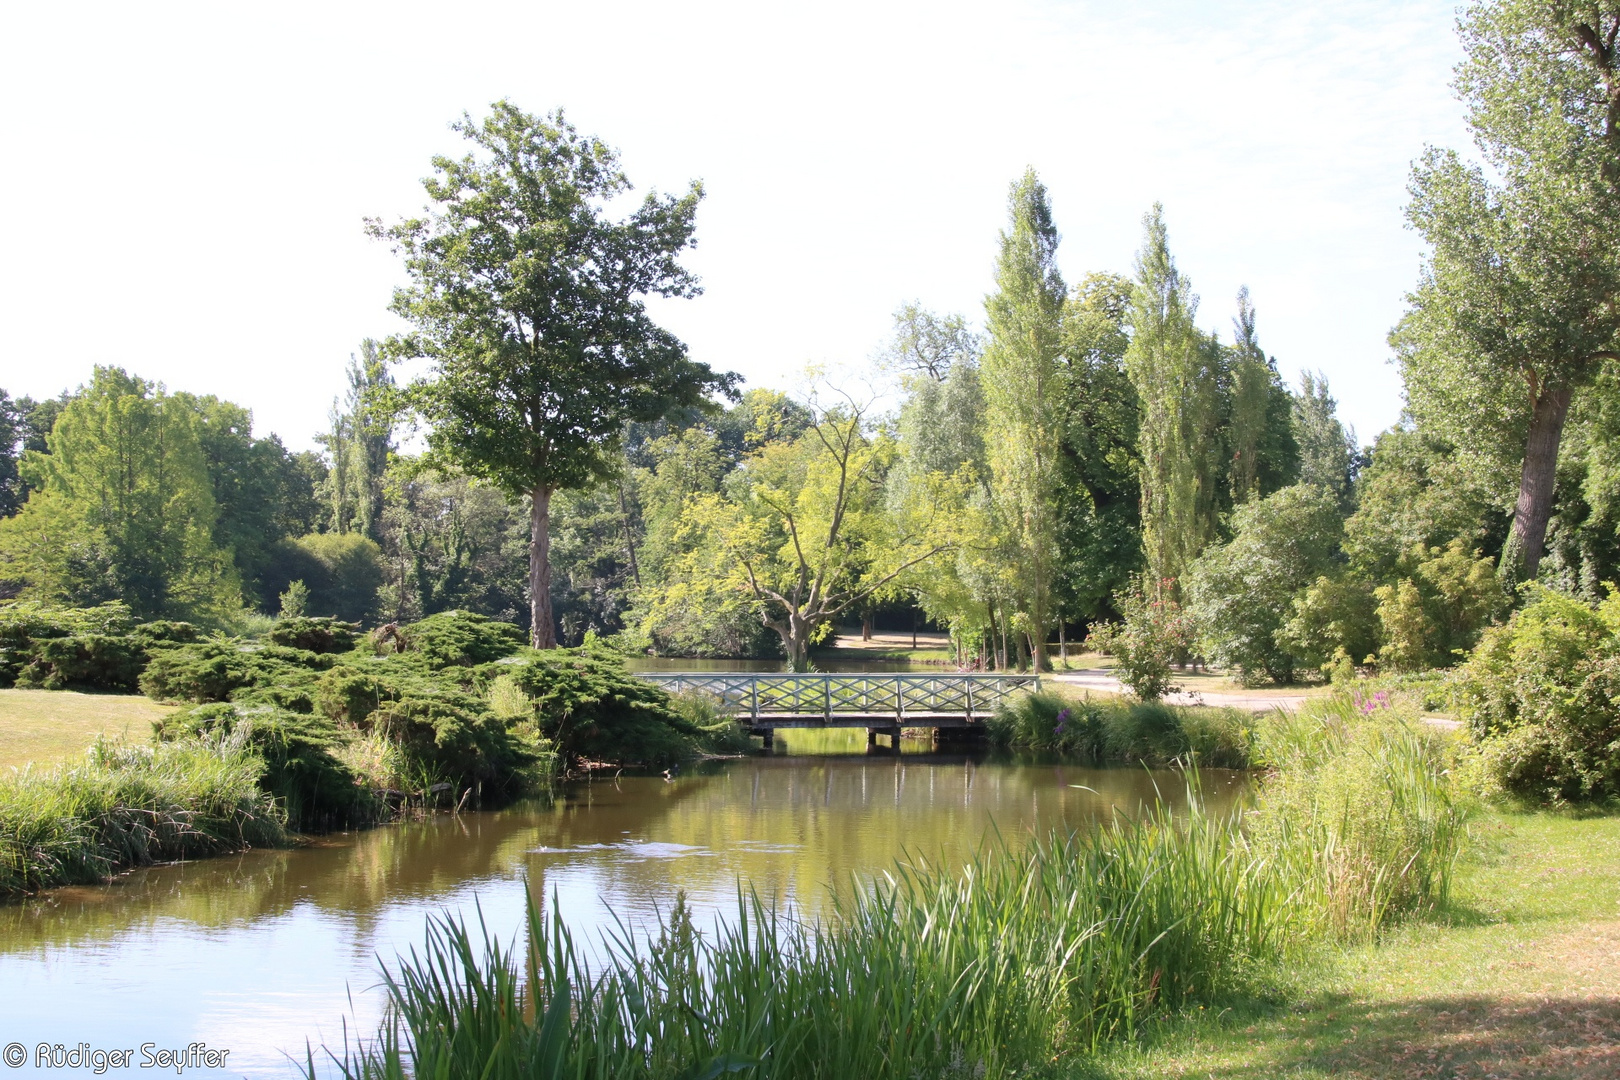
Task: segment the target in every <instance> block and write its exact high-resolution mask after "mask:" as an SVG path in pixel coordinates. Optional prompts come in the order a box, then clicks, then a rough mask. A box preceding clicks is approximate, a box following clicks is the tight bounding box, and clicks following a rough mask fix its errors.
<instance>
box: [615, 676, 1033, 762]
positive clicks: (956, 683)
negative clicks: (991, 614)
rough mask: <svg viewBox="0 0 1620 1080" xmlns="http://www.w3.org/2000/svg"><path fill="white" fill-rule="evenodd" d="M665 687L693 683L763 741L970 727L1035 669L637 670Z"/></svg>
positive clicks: (676, 689) (1026, 688)
mask: <svg viewBox="0 0 1620 1080" xmlns="http://www.w3.org/2000/svg"><path fill="white" fill-rule="evenodd" d="M637 674H638V675H639V676H640V677H641V678H643V679H647V680H648V681H650V682H655V683H657V684H658V685H659V686H662V687H663V688H664V689H665V690H668V691H669V692H670V693H672V694H676V693H681V692H683V691H688V690H696V691H699V692H701V693H705V694H708V695H710V696H711V697H713V698H714V699H715V700H716V701H717V702H718V703H719V705H720V708H721V709H723V710H725V711H727V712H730V713H732V714H733V715H735V716H737V717H738V718H739V719H741V720H743V721H745V722H746V723H747V724H748V726H749V728H750V730H751V731H752V732H753V733H754V734H756V735H763V736H764V737H765V740H766V745H767V746H769V745H770V743H771V732H772V731H773V730H774V729H776V728H829V727H842V728H865V729H866V730H867V733H868V741H869V742H870V741H875V739H876V736H877V735H878V734H879V733H880V732H881V733H886V734H888V735H890V736H892V737H898V735H899V733H900V729H901V728H974V727H978V726H979V725H981V724H982V723H983V722H984V721H985V720H986V719H987V718H988V717H989V716H990V714H991V713H992V712H994V711H995V709H996V706H997V705H999V704H1001V703H1002V702H1004V701H1007V700H1009V699H1011V698H1013V697H1016V696H1019V695H1022V694H1027V693H1031V692H1033V691H1036V690H1039V689H1040V686H1041V680H1040V676H1038V675H958V674H949V675H943V674H942V675H928V674H917V673H913V672H907V673H905V674H895V675H890V674H872V673H858V674H813V675H793V674H787V673H781V674H777V673H761V674H755V673H752V672H745V673H732V672H709V671H642V672H637Z"/></svg>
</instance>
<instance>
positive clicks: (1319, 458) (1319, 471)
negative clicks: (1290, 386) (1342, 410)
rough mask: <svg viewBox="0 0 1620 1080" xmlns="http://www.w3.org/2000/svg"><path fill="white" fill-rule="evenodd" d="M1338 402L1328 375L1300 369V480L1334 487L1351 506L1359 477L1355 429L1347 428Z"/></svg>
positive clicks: (1296, 406)
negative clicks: (1331, 389) (1341, 418)
mask: <svg viewBox="0 0 1620 1080" xmlns="http://www.w3.org/2000/svg"><path fill="white" fill-rule="evenodd" d="M1337 411H1338V402H1336V401H1334V400H1333V396H1332V395H1331V394H1329V393H1328V384H1327V377H1326V376H1324V375H1323V374H1321V373H1320V372H1318V373H1316V374H1314V375H1313V374H1311V373H1310V372H1309V371H1306V372H1301V373H1300V376H1299V393H1297V394H1295V395H1293V413H1294V425H1293V426H1294V438H1295V440H1296V441H1297V443H1298V446H1299V482H1300V483H1302V484H1314V485H1316V486H1317V487H1320V488H1326V489H1327V490H1328V491H1331V492H1332V493H1333V495H1334V497H1335V498H1336V499H1338V500H1339V505H1340V506H1342V507H1344V508H1346V509H1348V508H1349V506H1350V496H1351V491H1352V487H1353V485H1354V483H1355V480H1356V464H1357V460H1356V459H1357V456H1358V449H1357V447H1356V442H1355V432H1354V431H1346V430H1345V427H1344V425H1343V424H1342V423H1340V422H1339V418H1338V415H1337Z"/></svg>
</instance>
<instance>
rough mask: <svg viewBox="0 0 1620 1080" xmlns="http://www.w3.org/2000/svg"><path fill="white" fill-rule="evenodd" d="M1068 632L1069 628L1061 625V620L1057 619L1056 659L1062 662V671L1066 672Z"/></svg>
mask: <svg viewBox="0 0 1620 1080" xmlns="http://www.w3.org/2000/svg"><path fill="white" fill-rule="evenodd" d="M1068 631H1069V628H1068V627H1067V626H1064V625H1063V620H1062V619H1059V620H1058V659H1059V660H1061V661H1063V667H1064V670H1068V667H1069V633H1068Z"/></svg>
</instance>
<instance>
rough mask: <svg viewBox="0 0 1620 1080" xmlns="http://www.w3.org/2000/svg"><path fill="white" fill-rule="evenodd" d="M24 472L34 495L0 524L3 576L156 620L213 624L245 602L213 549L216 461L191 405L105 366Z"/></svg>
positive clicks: (41, 591) (228, 564) (34, 592)
mask: <svg viewBox="0 0 1620 1080" xmlns="http://www.w3.org/2000/svg"><path fill="white" fill-rule="evenodd" d="M46 442H47V446H48V448H49V453H40V452H38V451H30V452H29V453H28V454H27V455H25V458H24V461H23V465H22V468H23V471H24V473H25V474H26V475H27V476H28V478H29V483H30V484H31V486H32V487H33V488H34V489H35V490H34V491H33V492H31V493H30V495H29V497H28V502H27V504H26V505H24V507H23V509H22V511H21V512H20V513H19V514H17V515H16V516H15V517H13V518H8V519H5V520H3V521H0V567H3V568H4V569H3V570H0V573H3V574H4V576H6V577H8V578H12V579H16V580H19V581H21V582H22V584H23V591H24V595H25V596H27V597H28V598H31V599H40V600H47V601H52V602H56V603H63V604H69V605H79V604H94V603H97V602H99V601H103V600H109V599H114V598H116V599H120V600H123V601H124V602H125V603H127V604H129V605H130V607H131V609H132V610H133V611H134V612H135V614H136V615H138V616H142V617H146V618H158V617H176V616H178V617H183V618H204V619H214V618H221V617H224V616H226V615H228V614H229V613H230V612H232V611H234V610H236V609H237V608H239V607H240V606H241V587H240V581H239V579H238V578H237V575H236V572H235V568H234V566H233V565H232V561H231V553H230V552H229V551H228V550H224V549H221V548H220V547H218V545H217V544H216V542H215V539H214V535H213V523H214V520H215V515H216V505H215V502H214V495H213V488H212V483H211V480H210V478H209V475H208V463H207V460H206V458H205V457H204V456H203V452H202V448H201V445H200V443H199V441H198V436H197V420H196V417H195V414H194V413H193V411H192V410H191V409H190V408H189V407H188V406H187V402H186V401H184V400H182V399H179V398H174V397H170V396H169V395H167V394H165V393H163V392H162V391H161V390H159V389H157V388H155V387H154V386H152V385H151V384H150V383H147V382H145V381H143V380H141V379H138V378H134V377H132V376H130V375H128V374H126V373H125V372H124V371H122V370H120V369H118V368H111V367H100V368H97V369H96V371H95V376H94V378H93V379H92V381H91V383H90V385H89V386H87V387H84V388H82V389H81V390H80V392H79V393H78V394H77V395H76V396H75V397H74V398H73V399H72V400H71V401H69V402H68V404H67V405H66V406H65V407H64V408H63V409H62V411H61V414H60V415H59V416H58V417H57V419H56V423H55V425H54V426H53V428H52V429H51V432H50V435H49V437H48V438H47V440H46Z"/></svg>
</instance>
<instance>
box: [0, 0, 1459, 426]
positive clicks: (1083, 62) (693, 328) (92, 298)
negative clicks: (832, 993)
mask: <svg viewBox="0 0 1620 1080" xmlns="http://www.w3.org/2000/svg"><path fill="white" fill-rule="evenodd" d="M1453 17H1454V16H1453V9H1452V5H1451V4H1449V3H1445V2H1443V0H1441V2H1437V0H1335V2H1331V3H1315V2H1305V0H1281V2H1277V0H1251V2H1247V3H1236V2H1219V0H1203V2H1197V0H1137V2H1134V3H1120V2H1118V0H1113V2H1106V0H1103V2H1091V0H1080V2H1071V3H1056V2H1046V3H1041V2H1035V0H1003V2H1000V3H993V4H992V3H979V4H965V3H955V2H952V0H931V2H925V3H879V2H875V0H865V2H860V3H847V2H844V0H821V2H818V3H815V4H800V5H786V4H776V5H772V4H761V3H757V2H756V3H748V4H741V3H739V4H718V3H715V4H705V3H686V4H677V3H669V2H667V0H665V2H661V3H623V2H614V0H598V2H595V3H579V2H576V3H568V4H562V3H555V2H551V0H530V2H527V3H495V2H483V0H477V2H474V0H463V2H460V3H456V4H444V3H435V4H424V3H419V2H416V0H396V2H393V3H388V4H381V3H333V2H330V0H328V2H325V3H304V2H293V0H283V2H280V3H276V4H256V5H248V4H220V3H207V4H177V3H161V2H160V3H154V4H129V3H119V4H99V3H81V4H45V3H34V4H13V5H11V6H10V7H9V8H8V9H7V14H6V16H5V18H4V24H3V29H0V110H3V115H4V125H3V129H0V148H3V149H0V153H3V154H4V159H3V166H4V167H3V168H0V203H3V205H5V206H9V207H10V208H11V209H10V220H9V221H8V223H7V225H6V230H5V234H4V236H5V243H4V259H3V263H0V319H3V325H4V327H5V336H4V339H3V344H0V387H4V388H5V389H6V390H8V391H10V392H11V393H13V394H24V393H26V394H31V395H33V396H35V397H39V396H42V395H50V394H55V393H57V392H60V391H61V390H62V389H63V388H65V387H68V386H73V385H77V384H78V383H80V382H82V381H84V380H85V379H86V378H88V376H89V373H90V369H91V367H92V365H94V364H97V363H104V364H106V363H110V364H119V365H122V366H124V367H127V368H129V369H130V370H132V371H134V372H136V373H138V374H141V375H143V376H146V377H148V378H152V379H157V380H161V381H163V382H165V383H167V384H168V385H169V386H170V387H171V388H172V389H183V390H192V391H196V392H201V393H216V394H219V395H221V396H222V397H226V398H230V399H232V400H235V401H238V402H241V403H243V404H245V405H248V406H251V407H252V408H253V410H254V413H255V417H256V421H257V424H256V428H257V430H258V431H259V432H261V433H263V432H265V431H276V432H278V433H280V434H281V436H282V437H283V438H284V439H285V440H286V441H287V443H288V444H289V445H290V446H292V447H294V448H302V447H307V446H309V445H311V437H312V436H313V435H314V433H315V432H316V431H318V430H320V429H321V428H322V427H323V426H324V424H325V416H326V411H327V408H328V406H329V404H330V402H331V399H332V397H333V395H334V394H336V393H338V392H339V390H340V388H341V386H342V380H343V374H342V372H343V365H344V363H345V361H346V359H347V357H348V356H349V354H350V353H351V352H352V351H354V350H355V348H356V347H357V344H358V342H359V340H360V339H361V338H362V337H366V336H382V335H384V334H387V333H389V332H391V331H392V330H394V329H396V328H397V325H398V324H397V322H396V320H395V319H394V317H393V316H391V315H390V314H388V312H387V311H386V310H385V309H386V306H387V304H388V300H389V295H390V290H391V289H392V287H393V286H394V284H396V283H397V282H398V281H399V280H400V271H399V267H398V265H397V263H396V262H395V260H394V258H393V257H392V256H391V255H389V253H388V252H387V250H386V248H384V247H383V246H382V245H381V244H378V243H376V242H373V241H371V240H368V239H366V238H365V237H364V235H363V234H362V231H361V218H362V217H364V216H368V215H371V216H382V217H385V218H392V217H395V216H398V215H400V214H403V213H408V212H412V211H414V210H416V209H418V208H419V207H420V206H421V204H422V202H423V197H422V194H421V188H420V184H419V181H420V178H421V177H423V176H424V175H426V174H427V173H428V171H429V168H428V159H429V157H430V156H431V155H432V154H434V153H453V154H460V153H461V152H462V143H461V140H460V139H459V137H457V136H455V135H453V134H452V133H451V132H450V131H449V130H448V129H447V124H448V123H449V121H450V120H452V119H453V118H455V117H456V116H458V115H459V114H460V113H461V112H462V111H464V110H470V111H472V112H473V113H474V114H475V115H478V114H480V113H481V112H482V111H483V110H484V109H485V108H486V107H487V105H488V103H489V102H491V101H493V100H495V99H497V98H500V97H503V96H505V97H510V98H511V99H513V100H514V101H515V102H516V103H518V104H519V105H520V106H522V107H523V108H525V109H528V110H530V111H535V112H539V111H544V110H549V109H551V108H553V107H555V106H559V105H560V106H563V107H565V108H566V109H567V110H568V113H569V116H570V119H572V120H573V122H574V123H575V124H576V125H577V126H579V128H580V129H581V130H582V131H585V132H587V133H592V134H596V135H599V136H601V137H602V138H603V139H605V140H606V141H607V142H609V143H610V144H612V145H615V146H617V147H618V148H619V149H620V151H621V152H622V155H623V161H624V166H625V169H626V171H627V172H628V173H629V175H630V178H631V180H632V181H633V182H634V183H636V184H637V186H638V187H639V188H640V189H642V190H645V189H646V188H648V187H658V188H662V189H666V190H667V189H681V188H684V186H685V184H686V182H687V181H688V180H690V179H692V178H701V179H702V180H703V181H704V183H705V185H706V186H707V190H708V198H707V199H706V200H705V202H704V205H703V209H702V210H701V211H700V216H699V226H698V238H699V244H700V246H699V248H698V250H697V251H695V252H693V253H692V254H691V256H690V265H691V266H692V267H693V268H694V269H695V270H696V271H697V272H698V273H699V274H701V276H702V277H703V280H704V285H705V289H706V292H705V295H704V296H703V297H702V298H700V299H698V300H695V301H686V302H681V303H678V304H670V305H666V306H664V307H661V308H660V309H659V314H660V318H662V319H663V320H664V322H665V323H666V325H668V326H669V327H670V328H671V329H673V330H674V331H675V332H676V333H678V334H679V335H681V336H682V337H683V338H684V339H685V340H686V341H687V343H688V344H689V345H690V347H691V349H692V353H693V355H694V356H696V357H698V358H700V359H703V360H706V361H708V362H709V363H711V364H713V365H715V366H716V367H719V368H722V369H730V370H735V371H738V372H741V373H742V374H743V375H744V376H745V377H746V378H747V379H748V381H749V382H750V383H751V384H755V385H761V384H762V385H774V386H781V387H787V386H790V385H792V384H793V383H795V382H796V381H797V376H798V374H799V373H800V372H801V371H802V370H803V368H804V366H805V364H806V363H807V362H812V361H813V362H819V363H829V364H840V363H848V362H858V361H860V360H862V359H863V358H865V357H866V356H868V355H869V354H870V353H872V352H873V351H874V350H875V349H876V348H877V347H878V346H879V345H880V344H881V343H882V341H883V340H884V339H885V338H886V337H887V336H888V334H889V331H890V327H891V325H892V324H891V314H892V312H893V311H894V310H895V308H897V307H898V306H899V305H900V304H902V303H904V302H906V301H908V300H920V301H921V302H922V303H924V304H925V305H927V306H930V307H933V308H935V309H938V310H943V311H960V312H962V313H964V314H966V315H968V316H969V317H970V318H971V319H974V320H980V319H982V316H983V308H982V301H983V297H984V294H985V292H986V291H987V290H988V288H989V287H990V281H991V267H992V260H993V258H994V253H995V245H996V234H997V231H998V229H1000V228H1001V226H1002V224H1003V221H1004V219H1005V214H1006V194H1007V187H1008V184H1009V183H1010V182H1011V181H1012V180H1013V179H1015V178H1016V177H1017V176H1018V175H1019V174H1020V173H1021V172H1022V171H1023V169H1024V167H1025V166H1026V165H1033V166H1035V168H1036V169H1037V170H1039V172H1040V174H1041V176H1042V178H1043V179H1044V180H1045V181H1046V183H1047V185H1048V186H1049V188H1050V189H1051V194H1052V200H1053V205H1054V208H1055V212H1056V215H1057V220H1058V224H1059V227H1060V229H1061V230H1062V233H1063V243H1062V246H1061V248H1060V251H1059V258H1060V262H1061V265H1062V267H1063V269H1064V272H1065V274H1066V275H1067V276H1068V277H1069V279H1070V281H1071V282H1072V281H1075V280H1078V279H1079V278H1080V276H1081V275H1083V274H1084V273H1086V272H1088V271H1090V270H1104V269H1106V270H1118V271H1122V272H1129V270H1130V267H1131V259H1132V255H1133V253H1134V251H1135V249H1136V247H1137V245H1138V242H1139V240H1140V233H1141V226H1140V219H1141V216H1142V213H1143V211H1144V210H1146V209H1147V207H1148V206H1149V205H1150V204H1151V203H1152V202H1153V201H1154V200H1160V201H1162V202H1163V203H1164V204H1165V209H1166V214H1167V216H1168V221H1169V225H1170V239H1171V244H1172V249H1173V251H1174V252H1175V253H1176V255H1177V258H1178V260H1179V263H1180V266H1181V269H1182V271H1183V272H1184V273H1186V274H1188V275H1189V276H1190V277H1191V279H1192V282H1193V286H1194V288H1195V289H1196V291H1197V292H1199V293H1200V294H1201V295H1202V297H1203V306H1202V308H1201V310H1200V316H1199V321H1200V322H1201V323H1202V324H1203V325H1204V326H1205V327H1207V328H1210V329H1218V330H1220V331H1221V333H1222V336H1223V338H1227V339H1229V338H1230V319H1231V314H1232V308H1233V297H1234V295H1235V294H1236V292H1237V289H1238V287H1239V286H1240V285H1243V284H1247V285H1248V286H1249V287H1250V289H1251V290H1252V292H1253V295H1254V300H1255V303H1256V306H1257V307H1258V310H1259V331H1260V340H1261V342H1262V344H1263V345H1264V346H1265V347H1266V348H1267V350H1268V351H1269V352H1271V353H1273V354H1275V355H1276V356H1277V358H1278V361H1279V363H1280V365H1281V367H1282V370H1283V373H1284V375H1285V377H1286V378H1289V379H1290V380H1293V379H1296V378H1297V376H1298V373H1299V371H1300V369H1301V368H1311V369H1317V368H1320V369H1322V370H1323V371H1325V372H1326V373H1327V375H1328V378H1329V381H1330V383H1331V385H1332V387H1333V390H1334V393H1335V394H1336V395H1337V396H1338V398H1339V400H1340V403H1341V405H1340V408H1341V413H1342V415H1343V416H1344V418H1345V419H1346V420H1347V421H1348V422H1350V423H1353V424H1354V425H1355V426H1356V428H1357V430H1358V433H1359V434H1360V436H1361V437H1362V439H1363V440H1364V441H1370V439H1371V437H1372V435H1374V434H1375V433H1376V432H1377V431H1378V430H1380V429H1382V428H1384V427H1386V426H1388V425H1389V424H1391V423H1393V422H1394V421H1395V419H1396V417H1397V415H1398V413H1399V408H1400V382H1399V378H1398V376H1397V374H1396V372H1395V370H1394V368H1393V367H1391V366H1390V365H1389V363H1388V358H1389V349H1388V347H1387V345H1386V344H1385V335H1386V334H1387V332H1388V330H1389V328H1390V326H1391V325H1392V324H1393V323H1394V322H1395V321H1396V319H1397V318H1398V317H1399V315H1400V312H1401V308H1402V297H1403V295H1404V293H1405V292H1406V291H1407V290H1408V289H1409V288H1410V287H1411V286H1412V284H1413V283H1414V281H1415V278H1416V274H1417V271H1418V260H1419V254H1420V247H1419V244H1418V241H1417V238H1416V237H1415V236H1413V235H1412V234H1411V233H1410V232H1409V231H1407V230H1406V229H1405V228H1404V227H1403V218H1402V214H1401V207H1402V205H1403V202H1404V199H1405V183H1406V174H1407V169H1408V166H1409V163H1410V162H1411V160H1412V159H1413V158H1414V157H1416V156H1417V155H1418V154H1419V153H1420V152H1421V150H1422V147H1423V145H1424V143H1425V142H1434V143H1444V144H1450V145H1455V146H1458V147H1462V146H1464V144H1465V135H1464V132H1463V128H1462V123H1461V110H1460V107H1459V106H1458V105H1457V104H1456V102H1455V101H1453V100H1452V98H1451V96H1450V92H1449V90H1448V88H1447V83H1448V81H1449V78H1450V69H1451V66H1452V64H1453V63H1455V61H1456V58H1457V55H1458V47H1457V44H1456V40H1455V36H1454V34H1453V32H1452V22H1453Z"/></svg>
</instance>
